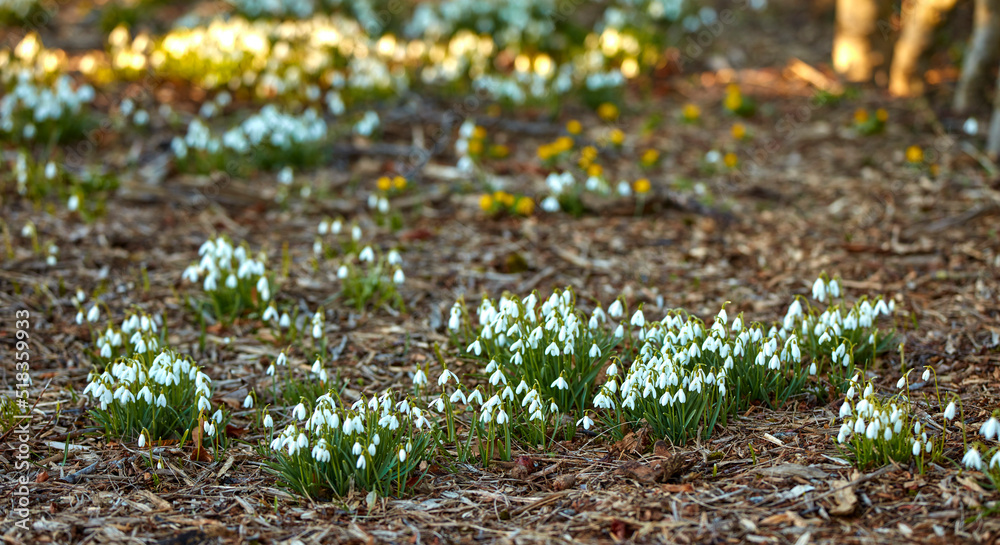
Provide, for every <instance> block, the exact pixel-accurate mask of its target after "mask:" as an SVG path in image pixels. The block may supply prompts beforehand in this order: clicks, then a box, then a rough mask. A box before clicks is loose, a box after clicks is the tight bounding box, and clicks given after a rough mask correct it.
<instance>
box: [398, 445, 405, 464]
mask: <svg viewBox="0 0 1000 545" xmlns="http://www.w3.org/2000/svg"><path fill="white" fill-rule="evenodd" d="M405 461H406V449H405V448H400V449H399V463H403V462H405Z"/></svg>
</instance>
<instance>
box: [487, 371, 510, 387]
mask: <svg viewBox="0 0 1000 545" xmlns="http://www.w3.org/2000/svg"><path fill="white" fill-rule="evenodd" d="M500 382H503V383H504V384H507V377H506V376H504V374H503V371H501V370H500V369H499V368H498V369H497V370H496V371H495V372H494V373H493V374H492V375H490V384H491V385H493V386H496V385H497V384H498V383H500Z"/></svg>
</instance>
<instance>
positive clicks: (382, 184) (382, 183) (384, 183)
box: [375, 176, 392, 191]
mask: <svg viewBox="0 0 1000 545" xmlns="http://www.w3.org/2000/svg"><path fill="white" fill-rule="evenodd" d="M375 185H376V186H377V187H378V190H379V191H389V188H390V187H392V180H390V179H389V177H388V176H381V177H379V179H378V180H376V181H375Z"/></svg>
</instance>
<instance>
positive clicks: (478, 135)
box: [472, 126, 486, 140]
mask: <svg viewBox="0 0 1000 545" xmlns="http://www.w3.org/2000/svg"><path fill="white" fill-rule="evenodd" d="M472 137H473V138H475V139H476V140H482V139H484V138H486V129H485V128H483V127H479V126H476V128H475V129H473V130H472Z"/></svg>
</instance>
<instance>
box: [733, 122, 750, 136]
mask: <svg viewBox="0 0 1000 545" xmlns="http://www.w3.org/2000/svg"><path fill="white" fill-rule="evenodd" d="M732 133H733V138H735V139H737V140H743V139H744V138H746V136H747V128H746V125H744V124H743V123H733V129H732Z"/></svg>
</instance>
